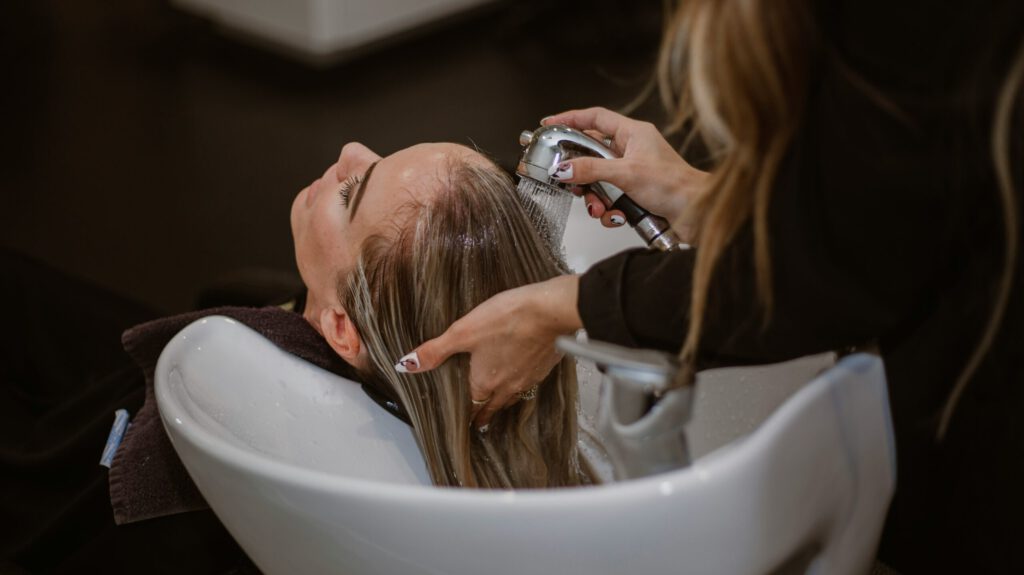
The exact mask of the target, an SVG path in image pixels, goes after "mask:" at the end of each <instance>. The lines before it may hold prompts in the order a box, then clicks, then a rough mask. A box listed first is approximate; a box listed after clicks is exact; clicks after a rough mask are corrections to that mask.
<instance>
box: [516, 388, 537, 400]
mask: <svg viewBox="0 0 1024 575" xmlns="http://www.w3.org/2000/svg"><path fill="white" fill-rule="evenodd" d="M537 387H538V385H535V386H533V387H531V388H530V389H527V390H526V391H520V392H519V393H517V394H516V395H517V396H519V399H521V400H523V401H530V400H531V399H534V398H535V397H537Z"/></svg>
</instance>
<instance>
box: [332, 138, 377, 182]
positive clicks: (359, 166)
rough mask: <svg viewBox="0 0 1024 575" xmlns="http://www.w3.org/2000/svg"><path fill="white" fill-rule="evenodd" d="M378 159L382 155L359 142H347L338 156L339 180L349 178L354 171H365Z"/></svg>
mask: <svg viewBox="0 0 1024 575" xmlns="http://www.w3.org/2000/svg"><path fill="white" fill-rule="evenodd" d="M377 160H380V156H378V155H377V154H376V153H374V151H373V150H371V149H370V148H367V147H366V146H364V145H362V144H360V143H359V142H349V143H347V144H345V145H344V146H342V148H341V154H340V155H339V156H338V167H337V171H338V173H337V176H338V181H342V180H344V179H345V178H348V177H349V176H350V175H352V174H353V173H362V172H365V171H366V169H367V168H368V167H370V164H372V163H374V162H376V161H377Z"/></svg>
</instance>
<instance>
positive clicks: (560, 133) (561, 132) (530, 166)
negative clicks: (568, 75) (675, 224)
mask: <svg viewBox="0 0 1024 575" xmlns="http://www.w3.org/2000/svg"><path fill="white" fill-rule="evenodd" d="M519 144H520V145H522V146H523V156H522V158H521V159H520V160H519V165H518V166H517V167H516V173H517V174H519V176H520V182H519V191H520V194H521V195H523V196H524V199H530V200H533V201H534V203H535V204H538V203H541V204H543V205H544V206H545V207H546V208H545V209H546V212H547V213H545V214H543V215H544V216H545V220H546V221H547V222H548V225H549V226H552V227H553V228H554V229H553V230H548V235H549V236H556V237H549V238H548V240H549V241H553V242H557V244H560V243H561V239H562V232H564V230H565V223H564V222H565V219H566V218H567V217H568V210H569V207H570V205H571V202H572V194H570V193H568V192H567V191H565V190H566V189H567V188H568V187H569V184H565V183H562V182H560V181H558V180H557V179H555V178H554V177H552V176H551V175H550V174H551V173H553V172H554V167H555V166H557V165H558V164H560V163H561V162H563V161H565V160H569V159H572V158H576V157H580V156H594V157H599V158H618V157H619V156H618V155H617V154H616V153H615V152H614V151H612V150H611V149H610V148H608V146H605V145H604V144H602V143H601V142H598V141H597V140H595V139H594V138H591V137H590V136H588V135H587V134H584V133H583V132H581V131H579V130H575V129H573V128H570V127H568V126H543V127H541V128H538V129H536V130H534V131H532V132H531V131H529V130H524V131H523V132H522V134H520V135H519ZM588 187H589V188H590V190H591V191H592V192H594V194H595V195H596V196H597V197H598V198H600V200H601V202H602V203H604V205H605V208H608V209H613V210H620V211H622V213H623V214H624V215H625V216H626V222H628V223H629V225H630V226H631V227H632V228H633V229H634V230H635V231H636V233H637V234H638V235H639V236H640V237H641V238H643V240H644V242H645V243H646V244H647V246H648V247H650V248H654V249H659V250H662V251H668V250H675V249H680V248H684V247H686V244H684V243H682V242H681V241H680V240H679V238H678V237H677V236H676V235H675V233H674V232H673V231H672V228H671V226H670V225H669V223H668V221H666V220H665V218H663V217H661V216H658V215H655V214H652V213H650V212H648V211H647V210H645V209H644V208H642V207H640V206H639V205H637V203H636V202H634V201H633V200H632V199H630V198H629V196H627V195H626V194H625V192H623V191H622V190H621V189H620V188H618V187H617V186H615V185H613V184H610V183H608V182H594V183H593V184H590V185H589V186H588ZM563 198H564V199H563ZM542 199H543V202H542V201H541V200H542ZM559 224H560V226H561V227H558V226H559ZM557 244H556V245H557Z"/></svg>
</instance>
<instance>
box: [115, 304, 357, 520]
mask: <svg viewBox="0 0 1024 575" xmlns="http://www.w3.org/2000/svg"><path fill="white" fill-rule="evenodd" d="M211 315H223V316H227V317H230V318H233V319H235V320H238V321H240V322H242V323H243V324H245V325H247V326H249V327H250V328H252V329H254V330H256V331H257V332H259V333H260V334H262V335H263V336H264V337H266V338H267V339H269V340H270V341H271V342H273V343H274V344H275V345H277V346H278V347H280V348H281V349H283V350H285V351H287V352H289V353H292V354H294V355H296V356H298V357H300V358H302V359H304V360H306V361H308V362H310V363H312V364H314V365H316V366H319V367H321V368H323V369H326V370H328V371H331V372H334V373H336V374H338V375H341V376H343V377H347V378H349V379H355V373H354V371H353V369H352V367H351V366H349V365H348V364H347V363H345V362H344V361H342V359H341V358H340V357H338V355H337V354H335V353H334V350H332V349H331V348H330V346H328V345H327V342H326V341H324V339H323V337H321V336H320V334H319V333H317V332H316V330H314V329H313V327H312V326H311V325H309V323H308V322H307V321H306V320H305V319H304V318H303V317H302V316H301V315H300V314H297V313H294V312H290V311H285V310H283V309H281V308H278V307H265V308H241V307H221V308H213V309H208V310H202V311H197V312H191V313H186V314H182V315H177V316H173V317H167V318H163V319H158V320H155V321H151V322H148V323H143V324H140V325H137V326H135V327H133V328H131V329H129V330H128V331H126V332H124V335H122V336H121V342H122V344H123V345H124V349H125V350H126V351H127V352H128V354H129V355H130V356H131V357H132V359H133V360H134V361H135V363H136V364H137V365H138V366H139V368H141V369H142V371H143V373H145V376H146V399H145V403H144V404H143V406H142V408H141V409H140V410H139V412H138V413H137V414H136V415H135V417H134V418H133V419H132V422H131V426H130V427H129V428H128V432H127V433H126V434H125V436H124V440H123V441H122V442H121V445H120V447H119V448H118V450H117V453H116V455H115V456H114V461H113V463H112V465H111V467H110V474H109V476H108V478H109V482H110V503H111V506H112V507H113V509H114V521H115V522H117V524H119V525H120V524H124V523H132V522H134V521H142V520H143V519H151V518H154V517H161V516H164V515H173V514H175V513H182V512H185V511H192V510H196V509H204V508H206V507H208V505H207V504H206V501H204V500H203V497H202V495H200V494H199V490H198V489H197V488H196V486H195V484H194V483H192V479H191V478H190V477H189V476H188V472H186V471H185V467H184V466H183V465H182V463H181V460H180V459H178V455H177V453H175V452H174V448H173V447H172V446H171V442H170V439H168V438H167V434H166V433H165V432H164V427H163V424H162V423H161V421H160V414H159V413H158V412H157V405H156V397H155V396H154V393H153V375H154V372H155V371H156V362H157V359H158V358H159V357H160V352H161V351H163V349H164V346H166V345H167V343H168V342H169V341H170V340H171V338H173V337H174V336H175V334H177V333H178V332H179V331H181V330H182V329H183V328H185V327H186V326H187V325H189V324H190V323H192V322H193V321H195V320H197V319H200V318H203V317H207V316H211Z"/></svg>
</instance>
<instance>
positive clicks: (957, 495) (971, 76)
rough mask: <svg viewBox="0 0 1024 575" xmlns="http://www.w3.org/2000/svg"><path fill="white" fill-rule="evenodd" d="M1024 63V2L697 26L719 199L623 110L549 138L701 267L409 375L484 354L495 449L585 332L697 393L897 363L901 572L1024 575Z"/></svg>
mask: <svg viewBox="0 0 1024 575" xmlns="http://www.w3.org/2000/svg"><path fill="white" fill-rule="evenodd" d="M1022 39H1024V3H1022V2H1020V1H1019V0H1007V1H1003V2H992V3H982V4H979V3H973V2H906V3H892V2H884V3H883V2H878V1H870V0H859V1H848V2H846V1H840V2H825V1H822V2H811V1H803V0H784V1H771V2H769V1H767V0H706V1H704V0H702V1H690V2H686V3H684V4H683V5H682V7H681V8H680V9H679V10H678V11H677V13H676V14H675V16H674V18H673V20H672V23H671V26H670V27H669V28H668V31H667V33H666V37H665V39H664V42H663V46H662V50H661V54H660V60H659V67H658V72H659V80H660V87H661V92H662V95H663V99H664V100H665V101H666V102H667V104H668V109H669V112H670V115H671V119H672V121H671V126H670V128H675V129H682V130H691V129H692V130H693V132H692V133H693V135H694V136H696V137H698V138H700V139H701V140H702V141H703V143H704V144H705V145H706V147H707V148H708V149H710V150H711V152H712V158H713V167H712V168H711V169H710V171H709V172H708V173H704V172H700V171H698V170H696V169H694V168H693V167H691V165H690V164H688V163H687V162H686V161H685V160H684V159H683V158H682V157H680V155H678V154H677V153H676V152H675V151H674V150H673V149H672V147H670V146H669V145H668V144H667V143H666V142H665V140H663V139H662V137H661V136H660V134H659V131H658V130H657V129H655V127H653V126H651V125H649V124H644V123H640V122H637V121H634V120H631V119H628V118H625V117H623V116H620V115H617V114H615V113H612V112H609V111H607V110H603V109H589V110H580V111H572V112H566V113H562V114H558V115H556V116H553V117H550V118H546V119H545V120H544V121H543V123H545V124H554V123H558V124H567V125H570V126H573V127H575V128H578V129H582V130H589V131H591V132H593V133H596V134H597V135H603V136H607V137H609V138H610V139H611V142H612V146H613V147H614V148H615V149H616V150H617V151H618V152H619V153H621V154H622V156H623V157H622V158H621V159H615V160H602V159H589V158H587V159H584V158H579V159H574V160H571V161H569V162H566V163H565V164H563V165H561V166H560V167H559V170H558V174H557V177H560V178H561V179H562V180H563V181H566V182H570V183H576V184H585V183H588V182H593V181H595V180H604V181H608V182H611V183H613V184H616V185H617V186H619V187H621V188H622V189H624V190H626V192H627V193H628V194H630V195H631V196H632V197H633V198H634V199H636V200H637V202H638V203H640V204H641V205H644V206H646V207H648V209H650V210H651V211H654V212H660V213H661V214H663V215H665V216H666V217H668V218H669V219H670V220H671V221H673V222H674V227H676V229H677V231H679V232H681V233H684V234H688V237H689V239H690V240H691V242H692V243H693V245H694V246H695V248H694V249H693V250H690V251H678V252H668V253H661V252H653V251H646V250H634V251H629V252H625V253H622V254H618V255H616V256H614V257H612V258H609V259H607V260H605V261H603V262H600V263H599V264H597V265H595V266H594V267H593V268H591V269H590V270H589V271H587V273H585V274H583V275H582V276H579V277H577V276H565V277H561V278H556V279H554V280H549V281H547V282H544V283H540V284H535V285H531V286H526V287H523V288H519V289H516V290H511V291H508V292H504V293H501V294H499V295H497V296H495V297H494V298H492V299H491V300H488V301H487V302H485V303H484V304H482V305H480V306H479V307H478V308H476V309H475V310H474V311H473V312H471V313H470V314H468V315H467V316H465V317H463V318H462V319H460V320H459V321H457V322H456V323H454V324H453V325H452V326H451V328H450V329H449V330H448V331H447V332H446V333H445V334H443V335H442V336H440V337H438V338H436V339H434V340H431V341H429V342H425V343H424V344H423V345H422V346H420V347H419V348H417V349H416V350H414V353H411V354H409V355H408V356H406V357H404V358H402V360H403V362H404V363H403V365H405V366H407V367H410V368H412V369H411V370H412V371H416V370H427V369H432V368H434V367H436V366H437V365H438V364H439V363H440V362H442V361H444V360H445V359H446V358H447V357H449V356H451V355H453V354H456V353H469V354H471V360H470V361H471V369H472V376H471V377H472V381H473V390H472V395H473V400H474V404H478V405H482V407H481V408H480V410H479V412H478V413H477V417H476V421H477V423H484V422H486V421H487V420H488V418H489V417H490V416H491V414H493V413H494V412H495V410H497V409H500V408H502V407H504V406H507V405H509V404H511V403H513V402H515V401H522V400H525V399H526V398H529V397H530V394H529V393H528V390H530V388H531V387H532V386H534V385H535V384H536V382H538V381H540V379H541V378H542V377H543V375H544V374H545V373H546V372H547V370H548V369H549V368H550V367H551V366H552V365H553V364H554V362H555V361H556V359H557V357H558V356H557V353H556V352H555V350H554V346H553V341H554V339H555V338H556V336H558V335H560V334H564V333H571V332H572V331H573V330H576V329H578V328H581V327H582V328H585V329H586V330H587V332H588V334H589V336H590V337H591V338H593V339H598V340H605V341H609V342H613V343H617V344H623V345H627V346H635V347H644V348H655V349H661V350H666V351H670V352H673V353H680V354H681V357H682V359H683V360H684V363H685V365H687V366H689V367H690V368H692V369H700V368H702V367H705V366H708V365H721V364H738V363H751V362H774V361H780V360H785V359H789V358H794V357H797V356H801V355H804V354H810V353H815V352H821V351H825V350H834V349H840V348H844V347H849V346H857V345H862V344H874V345H877V346H878V349H879V350H880V353H881V355H882V358H883V360H884V363H885V369H886V374H887V378H888V383H889V388H890V399H891V406H892V410H893V417H894V423H895V433H896V439H897V452H898V486H897V493H896V496H895V498H894V500H893V503H892V506H891V508H890V513H889V516H888V519H887V523H886V528H885V532H884V535H883V538H882V542H881V546H880V550H879V553H880V559H881V561H883V562H884V563H886V564H888V565H890V566H891V567H893V568H895V569H897V570H898V571H902V572H908V573H949V572H970V573H988V572H996V573H1001V572H1005V573H1010V572H1013V573H1024V553H1021V552H1020V551H1019V544H1020V536H1021V533H1022V531H1021V529H1020V527H1019V526H1020V524H1021V521H1024V488H1022V486H1024V471H1022V469H1024V426H1022V424H1021V422H1022V421H1024V418H1022V416H1021V413H1022V411H1024V319H1022V307H1024V306H1022V304H1024V301H1022V300H1024V297H1022V296H1024V283H1022V281H1021V280H1022V277H1021V276H1022V274H1021V257H1020V232H1019V228H1020V222H1021V205H1022V203H1024V202H1022V201H1021V183H1022V181H1024V174H1022V162H1021V158H1022V153H1024V145H1022V144H1024V130H1022V116H1024V110H1022V108H1024V106H1022V105H1021V99H1022V96H1021V83H1022V80H1021V75H1022V70H1024V52H1022ZM586 202H587V205H588V208H589V209H590V210H591V213H592V215H593V216H595V217H600V218H601V220H602V222H603V223H604V224H605V225H615V223H616V222H620V221H621V219H620V218H617V217H615V216H617V215H618V214H614V213H609V212H606V211H605V210H604V209H603V207H602V205H601V204H600V203H599V202H596V200H595V199H594V198H592V197H589V196H587V197H586ZM595 233H597V232H595ZM417 366H418V367H417Z"/></svg>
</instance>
